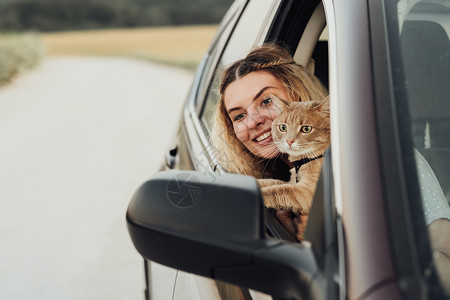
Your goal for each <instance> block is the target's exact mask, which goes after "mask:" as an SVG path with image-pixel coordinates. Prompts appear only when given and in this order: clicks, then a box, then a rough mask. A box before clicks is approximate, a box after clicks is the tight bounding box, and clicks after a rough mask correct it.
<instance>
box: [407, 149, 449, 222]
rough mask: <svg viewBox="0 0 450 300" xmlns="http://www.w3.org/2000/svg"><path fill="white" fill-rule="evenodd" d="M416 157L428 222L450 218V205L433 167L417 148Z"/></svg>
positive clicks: (426, 220)
mask: <svg viewBox="0 0 450 300" xmlns="http://www.w3.org/2000/svg"><path fill="white" fill-rule="evenodd" d="M415 157H416V163H417V172H418V176H419V185H420V191H421V193H422V204H423V210H424V213H425V222H426V224H427V225H428V224H430V223H431V222H433V221H434V220H437V219H448V220H450V206H449V205H448V202H447V199H446V198H445V195H444V193H443V192H442V189H441V186H440V185H439V181H438V180H437V178H436V175H435V174H434V172H433V169H431V166H430V165H429V164H428V162H427V161H426V160H425V158H424V157H423V156H422V155H421V154H420V152H419V151H417V150H415Z"/></svg>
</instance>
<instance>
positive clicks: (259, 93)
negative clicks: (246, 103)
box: [253, 86, 275, 101]
mask: <svg viewBox="0 0 450 300" xmlns="http://www.w3.org/2000/svg"><path fill="white" fill-rule="evenodd" d="M274 88H275V87H274V86H266V87H263V88H262V89H261V90H260V91H259V92H258V93H256V95H255V97H253V101H255V100H256V99H258V98H259V96H261V94H262V93H264V91H265V90H267V89H274Z"/></svg>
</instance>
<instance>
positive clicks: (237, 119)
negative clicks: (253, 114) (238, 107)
mask: <svg viewBox="0 0 450 300" xmlns="http://www.w3.org/2000/svg"><path fill="white" fill-rule="evenodd" d="M244 116H245V114H238V115H236V116H235V117H234V118H233V121H239V120H240V119H242V118H243V117H244Z"/></svg>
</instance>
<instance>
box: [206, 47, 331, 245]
mask: <svg viewBox="0 0 450 300" xmlns="http://www.w3.org/2000/svg"><path fill="white" fill-rule="evenodd" d="M270 95H275V96H277V97H278V98H280V99H285V100H288V101H310V100H320V99H324V98H326V96H327V91H326V89H325V88H324V87H323V85H322V84H321V82H320V81H319V79H317V78H316V77H315V76H314V75H312V74H311V73H309V72H308V71H307V70H306V69H305V68H304V67H302V66H300V65H298V64H296V63H295V61H294V60H293V59H292V56H291V55H290V53H289V52H288V51H286V50H285V49H283V48H281V47H279V46H277V45H275V44H265V45H262V46H260V47H258V48H255V49H254V50H253V51H251V52H250V53H249V54H248V55H247V56H246V57H245V58H244V59H241V60H238V61H236V62H235V63H233V64H232V65H231V66H230V67H229V68H228V69H227V70H226V71H225V73H224V77H223V80H222V84H221V86H220V100H219V103H218V106H217V110H216V114H215V115H216V120H215V124H214V127H213V133H212V137H213V144H214V145H215V146H216V148H217V149H220V150H221V152H222V153H221V155H220V158H219V159H220V160H221V164H222V166H223V167H224V168H225V169H226V170H227V171H228V172H232V173H239V174H245V175H251V176H254V177H256V178H276V179H280V180H284V181H288V180H289V176H290V174H289V169H290V168H292V166H291V165H290V164H291V163H289V162H288V161H287V159H286V156H285V155H281V156H280V153H279V151H278V149H277V147H276V146H275V145H274V143H273V142H272V137H271V134H270V131H271V124H272V121H273V120H274V119H275V118H276V116H277V110H276V109H275V107H274V105H273V103H272V101H271V99H270ZM277 217H278V219H279V220H280V221H281V222H282V223H283V225H285V227H286V228H287V229H288V230H289V231H290V232H291V233H292V234H294V235H295V234H296V235H297V238H298V239H301V236H302V231H303V229H304V226H305V222H306V218H305V217H301V218H293V217H292V216H291V214H290V213H289V212H279V213H277Z"/></svg>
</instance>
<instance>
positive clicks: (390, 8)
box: [386, 0, 450, 294]
mask: <svg viewBox="0 0 450 300" xmlns="http://www.w3.org/2000/svg"><path fill="white" fill-rule="evenodd" d="M386 3H388V5H387V6H386V7H387V8H386V9H387V22H388V28H389V32H388V34H389V35H390V36H391V41H392V37H394V36H395V40H396V41H397V42H398V43H391V45H390V48H391V49H390V52H391V53H396V54H397V55H393V56H392V57H393V64H392V65H393V70H392V74H394V75H393V77H394V85H395V89H396V100H395V102H396V103H395V106H396V112H397V117H398V121H399V134H400V140H401V142H402V146H403V147H404V148H407V149H406V150H405V149H402V157H403V164H404V165H405V170H408V169H409V170H413V172H410V173H409V174H406V176H405V178H406V180H407V183H406V185H407V189H408V190H409V191H408V195H414V194H420V198H419V199H420V201H416V202H415V201H412V200H413V199H411V198H414V197H410V196H409V200H410V201H411V202H410V203H411V210H412V211H411V215H412V216H415V215H417V214H418V213H420V214H422V215H423V218H421V219H423V220H424V223H425V226H426V228H427V231H428V233H429V234H428V237H429V239H428V241H427V243H425V245H423V244H422V245H419V247H422V248H424V247H428V248H429V250H430V253H431V255H429V256H428V257H432V261H431V262H422V264H423V265H426V266H427V268H430V269H434V274H437V277H438V278H439V280H440V282H441V285H442V287H443V288H444V290H445V292H446V293H447V294H450V251H449V248H450V230H449V228H450V208H449V203H450V42H449V36H450V0H431V1H430V0H428V1H417V0H400V1H386ZM394 47H395V48H396V49H394ZM398 48H400V49H398ZM395 60H398V61H395ZM399 66H400V67H399ZM394 68H395V69H394ZM399 70H403V72H401V71H400V72H399ZM399 74H400V75H399ZM411 168H412V169H411ZM406 173H408V172H406ZM422 215H421V216H422ZM413 226H418V225H417V224H413ZM420 226H423V224H422V225H420ZM420 251H421V249H419V252H420ZM433 265H434V267H433Z"/></svg>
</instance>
